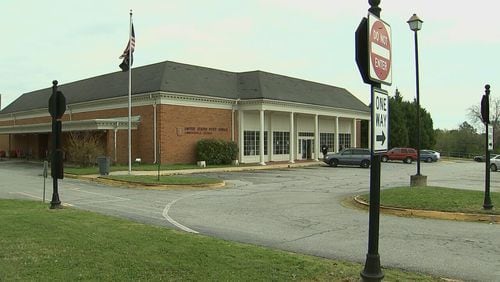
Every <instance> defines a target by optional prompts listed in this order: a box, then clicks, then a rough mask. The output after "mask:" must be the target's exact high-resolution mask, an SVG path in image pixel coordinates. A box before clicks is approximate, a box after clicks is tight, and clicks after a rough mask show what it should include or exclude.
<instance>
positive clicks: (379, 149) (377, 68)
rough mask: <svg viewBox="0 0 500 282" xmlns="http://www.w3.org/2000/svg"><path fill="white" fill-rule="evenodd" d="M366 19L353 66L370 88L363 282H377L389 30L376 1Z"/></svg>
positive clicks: (380, 274) (357, 37) (358, 34)
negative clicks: (382, 85) (368, 204)
mask: <svg viewBox="0 0 500 282" xmlns="http://www.w3.org/2000/svg"><path fill="white" fill-rule="evenodd" d="M368 3H369V4H370V5H371V7H370V9H368V12H369V13H368V19H367V18H363V19H361V22H360V24H359V26H358V28H357V29H356V33H355V41H356V64H357V65H358V68H359V72H360V74H361V77H362V78H363V81H364V82H365V83H368V84H370V85H371V93H370V94H371V136H370V138H371V139H370V140H371V153H372V160H371V166H370V215H369V226H368V253H367V254H366V262H365V267H364V269H363V271H362V272H361V273H360V275H361V278H362V279H363V281H381V280H382V279H383V278H384V273H383V272H382V269H381V267H380V255H379V253H378V241H379V222H380V159H381V153H383V152H386V151H387V147H388V146H387V144H388V140H389V99H388V95H387V91H385V90H383V89H382V88H381V84H385V85H391V84H392V49H391V46H392V44H391V28H390V26H389V25H388V24H387V23H385V22H383V21H382V20H381V19H380V18H379V17H380V11H381V9H380V8H379V7H378V5H379V3H380V0H369V1H368Z"/></svg>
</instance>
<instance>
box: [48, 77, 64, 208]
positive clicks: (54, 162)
mask: <svg viewBox="0 0 500 282" xmlns="http://www.w3.org/2000/svg"><path fill="white" fill-rule="evenodd" d="M48 107H49V113H50V116H51V117H52V136H51V139H52V157H51V166H50V167H51V175H52V180H53V192H52V201H51V202H50V208H51V209H60V208H62V206H61V200H59V191H58V187H57V184H58V183H57V179H63V178H64V170H63V150H62V146H61V131H62V122H61V118H62V116H63V115H64V112H65V111H66V98H65V97H64V95H63V93H62V92H61V91H57V80H54V81H52V95H51V96H50V98H49V105H48Z"/></svg>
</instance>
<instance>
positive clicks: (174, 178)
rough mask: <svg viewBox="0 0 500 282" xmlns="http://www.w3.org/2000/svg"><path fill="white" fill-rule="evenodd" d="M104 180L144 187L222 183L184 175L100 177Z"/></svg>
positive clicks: (211, 179) (214, 179)
mask: <svg viewBox="0 0 500 282" xmlns="http://www.w3.org/2000/svg"><path fill="white" fill-rule="evenodd" d="M101 178H104V179H111V180H118V181H124V182H129V183H136V184H146V185H187V186H189V185H207V184H219V183H223V181H222V180H220V179H216V178H209V177H197V176H189V175H188V176H184V175H171V176H165V175H163V176H160V179H159V180H158V177H157V176H153V175H108V176H101Z"/></svg>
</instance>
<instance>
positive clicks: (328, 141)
mask: <svg viewBox="0 0 500 282" xmlns="http://www.w3.org/2000/svg"><path fill="white" fill-rule="evenodd" d="M319 145H320V146H321V147H323V146H324V145H326V146H327V147H328V150H329V151H333V150H334V149H335V147H334V146H335V134H334V133H320V134H319Z"/></svg>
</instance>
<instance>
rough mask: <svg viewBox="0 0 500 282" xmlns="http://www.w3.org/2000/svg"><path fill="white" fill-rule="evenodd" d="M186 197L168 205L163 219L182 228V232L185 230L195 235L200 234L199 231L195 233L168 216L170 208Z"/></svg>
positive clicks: (164, 210)
mask: <svg viewBox="0 0 500 282" xmlns="http://www.w3.org/2000/svg"><path fill="white" fill-rule="evenodd" d="M183 198H184V197H181V198H179V199H176V200H173V201H172V202H170V203H168V204H167V205H166V206H165V208H164V209H163V217H164V218H165V219H166V220H167V221H168V222H170V223H172V224H173V225H175V226H177V227H178V228H180V229H181V230H184V231H186V232H190V233H194V234H198V233H199V232H198V231H195V230H193V229H191V228H189V227H187V226H184V225H182V224H180V223H178V222H177V221H175V220H174V219H173V218H171V217H170V216H169V215H168V211H169V210H170V207H171V206H172V205H173V204H175V203H176V202H177V201H179V200H181V199H183Z"/></svg>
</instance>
